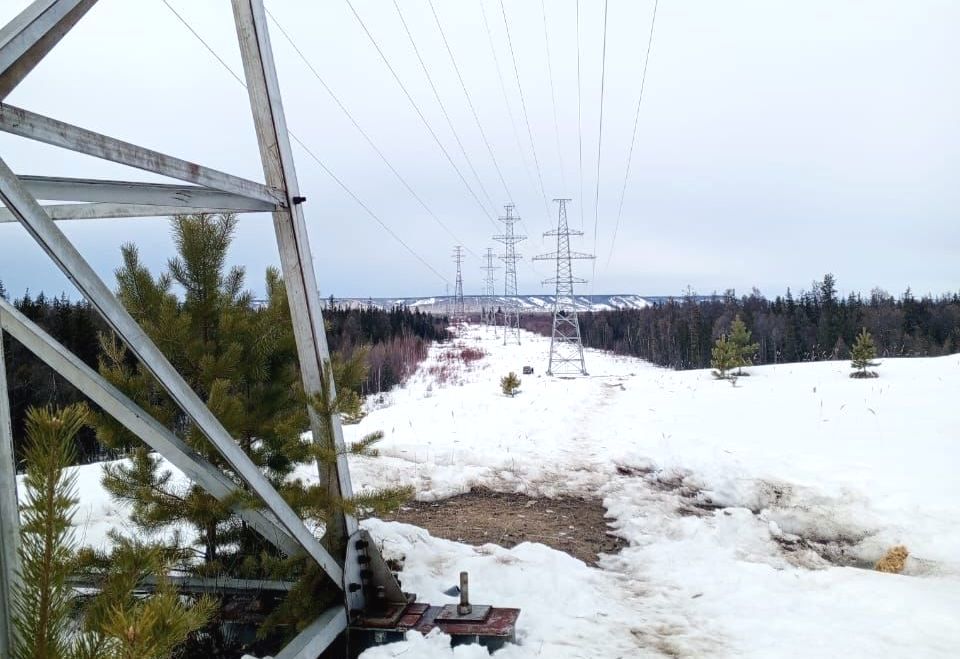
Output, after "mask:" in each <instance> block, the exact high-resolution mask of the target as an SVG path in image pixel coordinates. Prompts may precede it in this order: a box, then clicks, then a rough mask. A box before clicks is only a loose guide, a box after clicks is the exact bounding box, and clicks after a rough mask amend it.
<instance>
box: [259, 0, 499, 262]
mask: <svg viewBox="0 0 960 659" xmlns="http://www.w3.org/2000/svg"><path fill="white" fill-rule="evenodd" d="M265 10H266V13H267V16H268V17H269V18H270V20H271V21H273V24H274V25H276V26H277V29H278V30H280V34H282V35H283V37H284V38H285V39H286V40H287V43H289V44H290V46H291V47H292V48H293V50H294V51H295V52H296V53H297V55H298V56H299V57H300V59H301V60H302V61H303V63H304V64H305V65H306V66H307V68H308V69H310V72H311V73H312V74H313V76H314V77H315V78H316V79H317V81H318V82H319V83H320V85H321V86H322V87H323V89H324V91H326V92H327V94H328V95H329V96H330V98H331V99H333V102H334V103H336V105H337V107H339V108H340V110H341V112H343V113H344V115H346V117H347V119H349V120H350V123H352V124H353V126H354V128H356V129H357V132H358V133H360V135H361V136H362V137H363V139H364V140H366V142H367V144H369V145H370V148H371V149H373V151H374V153H376V154H377V156H379V158H380V160H382V161H383V164H385V165H386V166H387V167H388V168H389V169H390V171H391V172H392V173H393V175H394V176H395V177H396V178H397V180H398V181H400V183H401V184H402V185H403V187H404V188H406V190H407V191H408V192H409V193H410V194H411V196H413V198H414V199H415V200H416V201H417V203H419V204H420V206H421V207H422V208H423V209H424V210H425V211H426V212H427V214H428V215H430V217H431V218H432V219H433V220H434V221H435V222H436V223H437V224H438V225H439V226H440V227H441V228H442V229H443V230H444V231H446V232H447V235H449V236H450V237H451V238H453V239H454V241H455V242H457V243H458V244H461V245H462V244H464V243H463V241H462V240H460V238H458V237H457V235H456V234H455V233H454V232H453V231H452V230H451V229H450V227H449V226H447V224H446V223H444V222H443V220H441V219H440V218H439V217H438V216H437V214H436V213H435V212H434V211H433V209H431V208H430V207H429V206H428V205H427V203H426V202H425V201H424V200H423V199H422V198H421V197H420V195H419V194H417V192H416V191H415V190H414V189H413V187H412V186H411V185H410V184H409V183H408V182H407V180H406V179H405V178H404V177H403V175H402V174H400V172H399V171H398V170H397V168H396V167H394V166H393V163H391V162H390V160H389V159H388V158H387V156H386V155H384V153H383V151H381V150H380V148H379V147H378V146H377V145H376V143H375V142H374V141H373V138H371V137H370V135H369V134H368V133H367V132H366V131H365V130H364V129H363V127H362V126H361V125H360V123H359V122H358V121H357V120H356V119H355V118H354V116H353V114H352V113H351V112H350V110H349V109H347V107H346V106H345V105H344V104H343V102H342V101H341V100H340V98H339V97H338V96H337V95H336V94H335V93H334V92H333V90H332V89H331V88H330V87H329V85H327V83H326V81H325V80H324V79H323V77H322V76H321V75H320V74H319V73H318V72H317V70H316V68H314V66H313V64H311V63H310V60H308V59H307V57H306V55H304V53H303V51H301V50H300V48H299V47H298V46H297V44H296V42H294V40H293V37H291V36H290V34H289V33H288V32H287V31H286V29H284V27H283V25H281V24H280V22H279V21H278V20H277V18H276V16H274V15H273V14H272V13H271V12H270V10H269V9H266V8H265ZM465 249H466V250H467V251H468V252H470V254H471V255H472V256H474V257H476V258H478V259H479V258H480V256H479V255H478V254H476V253H475V252H474V251H473V250H471V249H470V248H469V247H466V248H465Z"/></svg>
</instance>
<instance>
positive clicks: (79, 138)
mask: <svg viewBox="0 0 960 659" xmlns="http://www.w3.org/2000/svg"><path fill="white" fill-rule="evenodd" d="M0 130H2V131H4V132H7V133H10V134H12V135H19V136H21V137H26V138H29V139H32V140H36V141H38V142H44V143H45V144H52V145H53V146H59V147H62V148H64V149H69V150H71V151H76V152H77V153H83V154H86V155H88V156H94V157H96V158H102V159H104V160H110V161H112V162H116V163H120V164H121V165H129V166H130V167H136V168H137V169H142V170H145V171H148V172H153V173H154V174H160V175H162V176H169V177H170V178H175V179H178V180H180V181H187V182H188V183H193V184H195V185H202V186H204V187H208V188H213V189H215V190H222V191H224V192H233V193H235V194H238V195H242V196H244V197H249V198H251V199H257V200H260V201H265V202H267V203H271V204H278V205H281V206H283V205H286V203H287V202H286V198H285V196H284V195H283V194H282V193H280V192H278V191H276V190H271V189H270V188H268V187H267V186H265V185H263V184H262V183H256V182H254V181H248V180H247V179H244V178H240V177H239V176H233V175H232V174H227V173H225V172H221V171H217V170H215V169H210V168H209V167H203V166H202V165H198V164H197V163H194V162H190V161H188V160H182V159H180V158H175V157H174V156H168V155H166V154H164V153H160V152H159V151H153V150H152V149H146V148H144V147H142V146H137V145H136V144H131V143H130V142H124V141H122V140H118V139H116V138H113V137H107V136H106V135H101V134H100V133H96V132H94V131H92V130H87V129H85V128H80V127H78V126H74V125H72V124H68V123H65V122H63V121H58V120H56V119H51V118H50V117H46V116H44V115H42V114H37V113H36V112H30V111H29V110H24V109H22V108H18V107H14V106H12V105H8V104H6V103H0Z"/></svg>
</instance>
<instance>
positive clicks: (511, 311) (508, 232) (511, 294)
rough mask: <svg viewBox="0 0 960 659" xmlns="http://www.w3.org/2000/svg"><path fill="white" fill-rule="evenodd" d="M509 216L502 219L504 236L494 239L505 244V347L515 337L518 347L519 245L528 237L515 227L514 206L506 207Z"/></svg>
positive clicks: (518, 219)
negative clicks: (510, 338)
mask: <svg viewBox="0 0 960 659" xmlns="http://www.w3.org/2000/svg"><path fill="white" fill-rule="evenodd" d="M504 209H506V211H507V214H506V215H505V216H503V217H501V218H500V221H501V222H503V225H504V231H503V233H502V234H499V235H496V236H494V237H493V239H494V240H496V241H497V242H501V243H503V244H504V247H505V249H504V253H503V254H501V255H500V260H502V261H503V263H504V275H503V294H504V297H505V298H506V299H505V300H504V301H503V345H507V337H509V336H511V335H512V336H514V337H515V338H516V339H517V345H520V302H519V301H518V300H517V261H519V260H520V259H521V258H523V257H522V256H520V255H519V254H517V243H519V242H520V241H521V240H526V239H527V237H526V236H521V235H518V234H517V233H516V232H515V231H514V228H513V225H514V224H516V223H517V222H519V221H520V218H519V217H514V215H513V209H514V206H513V204H507V205H506V206H504Z"/></svg>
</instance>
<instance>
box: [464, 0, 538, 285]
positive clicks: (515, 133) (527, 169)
mask: <svg viewBox="0 0 960 659" xmlns="http://www.w3.org/2000/svg"><path fill="white" fill-rule="evenodd" d="M478 4H479V5H480V15H481V16H482V17H483V26H484V28H485V30H486V33H487V43H488V44H490V54H491V55H492V56H493V65H494V69H496V72H497V80H498V81H499V82H500V91H501V93H502V94H503V104H504V105H505V106H506V107H507V116H509V117H510V126H511V128H512V129H513V137H514V140H515V141H516V144H517V152H518V153H519V154H520V162H521V163H522V164H523V171H524V172H525V173H526V175H527V178H528V179H530V180H531V181H532V180H533V177H532V175H531V173H530V165H529V164H528V163H527V158H526V155H525V153H524V152H525V149H524V148H523V143H522V142H521V140H520V131H519V130H517V120H516V118H515V117H514V114H513V109H512V108H511V106H510V96H509V94H508V93H507V85H506V83H505V82H504V79H503V69H502V68H501V66H500V58H499V57H497V47H496V45H495V44H494V42H493V31H492V30H491V29H490V21H489V19H488V18H487V10H486V8H485V7H484V3H483V0H479V2H478ZM533 185H534V188H536V183H534V184H533ZM541 192H542V188H541ZM520 224H521V225H523V226H524V227H525V228H526V231H527V233H528V234H529V233H530V228H529V226H527V223H526V221H525V220H523V219H522V218H521V219H520ZM530 265H531V266H532V268H533V271H534V272H536V273H537V274H538V275H540V274H541V273H540V270H539V269H538V268H537V265H536V262H535V261H531V262H530Z"/></svg>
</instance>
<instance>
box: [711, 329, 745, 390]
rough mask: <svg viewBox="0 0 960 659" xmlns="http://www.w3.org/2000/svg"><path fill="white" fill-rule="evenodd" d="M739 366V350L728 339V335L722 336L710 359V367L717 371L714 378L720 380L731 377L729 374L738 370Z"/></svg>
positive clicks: (714, 346)
mask: <svg viewBox="0 0 960 659" xmlns="http://www.w3.org/2000/svg"><path fill="white" fill-rule="evenodd" d="M739 364H740V351H739V349H738V348H737V346H736V345H734V343H733V342H732V341H730V340H729V339H727V335H726V334H722V335H720V337H719V338H717V341H716V343H714V344H713V352H712V353H711V358H710V366H712V367H713V368H714V369H716V370H715V371H714V372H713V377H715V378H717V379H718V380H723V379H726V378H727V377H729V376H728V375H727V372H728V371H730V370H731V369H734V368H736V367H737V366H739Z"/></svg>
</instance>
